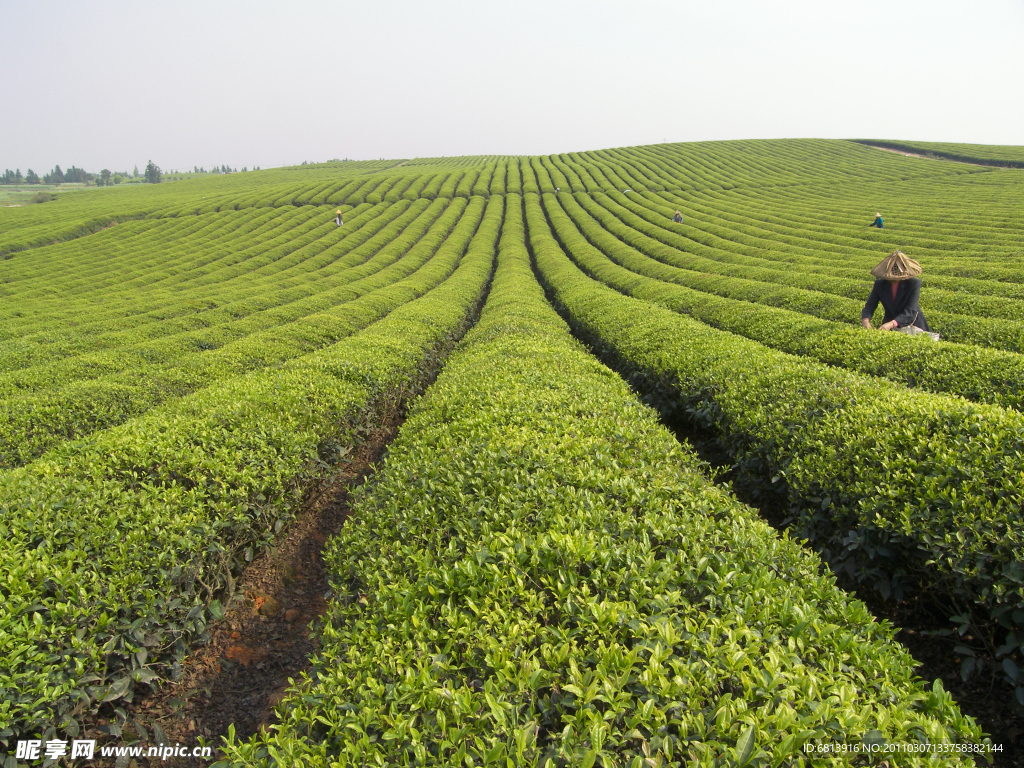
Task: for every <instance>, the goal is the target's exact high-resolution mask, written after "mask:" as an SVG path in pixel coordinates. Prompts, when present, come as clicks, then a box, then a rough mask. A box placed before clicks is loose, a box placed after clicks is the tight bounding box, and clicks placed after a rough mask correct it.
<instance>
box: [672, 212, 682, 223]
mask: <svg viewBox="0 0 1024 768" xmlns="http://www.w3.org/2000/svg"><path fill="white" fill-rule="evenodd" d="M672 221H674V222H675V223H676V224H682V223H683V214H681V213H680V212H679V211H676V215H675V216H673V217H672Z"/></svg>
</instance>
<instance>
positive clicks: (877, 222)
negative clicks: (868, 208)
mask: <svg viewBox="0 0 1024 768" xmlns="http://www.w3.org/2000/svg"><path fill="white" fill-rule="evenodd" d="M868 226H869V227H878V228H879V229H885V227H883V226H882V214H880V213H876V214H875V220H874V221H872V222H871V223H870V224H868Z"/></svg>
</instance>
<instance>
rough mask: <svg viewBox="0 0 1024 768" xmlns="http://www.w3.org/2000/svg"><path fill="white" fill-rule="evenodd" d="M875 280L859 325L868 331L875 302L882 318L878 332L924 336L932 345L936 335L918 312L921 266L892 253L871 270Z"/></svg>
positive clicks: (901, 255)
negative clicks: (931, 341) (880, 307)
mask: <svg viewBox="0 0 1024 768" xmlns="http://www.w3.org/2000/svg"><path fill="white" fill-rule="evenodd" d="M871 274H872V275H873V276H874V277H875V278H876V279H875V284H874V285H873V286H872V287H871V294H870V295H869V296H868V300H867V303H866V304H864V309H863V311H861V313H860V323H861V325H863V326H864V327H865V328H867V329H869V330H870V329H871V316H872V315H873V314H874V313H875V307H877V306H878V304H879V302H881V304H882V309H883V310H885V315H884V317H883V318H882V324H881V325H880V326H878V330H880V331H899V332H901V333H906V334H910V335H912V336H914V335H917V334H922V333H923V334H927V335H928V336H929V337H930V338H931V339H933V340H934V341H938V340H939V334H937V333H933V332H932V329H931V328H930V327H929V325H928V321H927V320H925V319H924V314H923V313H922V312H921V306H920V303H919V302H920V298H921V281H920V280H919V279H918V277H917V276H918V275H920V274H921V265H920V264H918V263H917V262H916V261H914V260H913V259H910V258H907V255H906V254H905V253H903V251H893V252H892V253H890V254H889V255H888V256H887V257H886V258H884V259H883V260H882V262H881V263H880V264H879V265H878V266H876V267H875V268H874V269H872V270H871Z"/></svg>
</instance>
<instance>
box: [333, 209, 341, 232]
mask: <svg viewBox="0 0 1024 768" xmlns="http://www.w3.org/2000/svg"><path fill="white" fill-rule="evenodd" d="M334 223H335V224H337V225H338V226H339V227H340V226H341V208H339V209H338V210H336V211H335V212H334Z"/></svg>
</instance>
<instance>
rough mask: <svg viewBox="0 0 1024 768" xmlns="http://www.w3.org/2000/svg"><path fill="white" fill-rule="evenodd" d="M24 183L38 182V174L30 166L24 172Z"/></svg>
mask: <svg viewBox="0 0 1024 768" xmlns="http://www.w3.org/2000/svg"><path fill="white" fill-rule="evenodd" d="M25 183H26V184H38V183H39V174H37V173H36V172H35V171H33V170H32V169H31V168H29V169H28V170H27V171H26V172H25Z"/></svg>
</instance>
